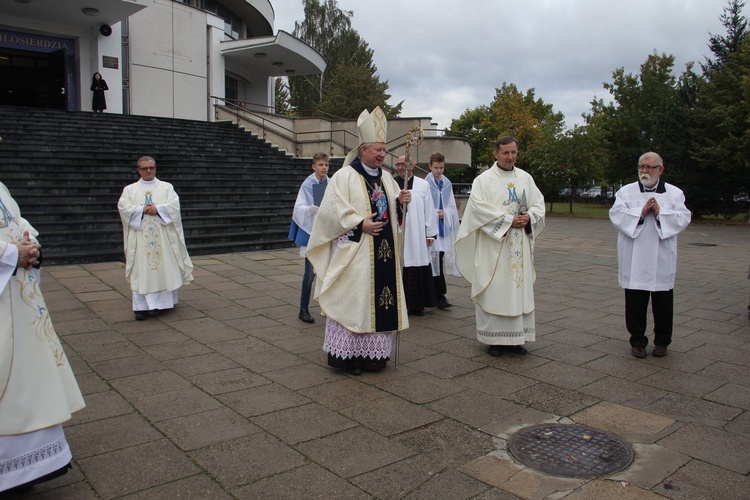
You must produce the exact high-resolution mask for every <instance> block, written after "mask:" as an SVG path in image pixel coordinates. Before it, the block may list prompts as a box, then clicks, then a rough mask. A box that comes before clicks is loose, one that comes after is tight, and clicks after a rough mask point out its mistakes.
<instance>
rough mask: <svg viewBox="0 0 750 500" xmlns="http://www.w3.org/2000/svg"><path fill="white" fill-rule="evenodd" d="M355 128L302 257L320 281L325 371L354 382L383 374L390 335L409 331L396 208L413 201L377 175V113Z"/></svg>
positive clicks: (380, 143) (380, 140) (380, 142)
mask: <svg viewBox="0 0 750 500" xmlns="http://www.w3.org/2000/svg"><path fill="white" fill-rule="evenodd" d="M357 127H358V129H359V138H360V145H359V146H358V147H357V149H355V150H353V151H351V152H350V153H349V155H347V157H346V158H345V159H344V164H343V167H342V168H341V169H340V170H339V171H338V172H336V173H335V174H334V175H333V176H332V177H331V180H330V182H329V183H328V188H327V189H326V194H325V196H324V197H323V202H322V203H321V205H320V210H319V211H318V216H317V218H316V219H315V224H314V225H313V230H312V234H311V235H310V241H309V243H308V246H307V254H306V255H307V258H308V259H309V260H310V262H311V263H312V265H313V267H314V268H315V273H316V274H317V277H318V279H317V284H316V286H315V300H317V301H318V303H319V304H320V309H321V311H322V312H323V314H324V315H325V316H326V317H327V318H326V330H325V339H324V341H323V350H324V351H325V352H326V353H328V364H329V365H330V366H332V367H334V368H339V369H343V370H345V371H347V372H348V373H350V374H353V375H359V374H360V373H362V370H363V369H365V370H380V369H383V368H385V366H386V361H387V360H388V359H389V358H390V355H391V346H392V333H393V332H395V331H400V330H404V329H406V328H408V327H409V320H408V318H407V315H406V302H405V300H404V290H403V285H402V281H401V269H400V259H401V255H400V254H401V248H400V246H399V244H398V231H399V222H398V217H399V208H398V204H399V203H402V204H403V203H409V201H410V200H411V194H410V193H409V192H408V191H401V192H400V191H399V186H398V185H397V184H396V182H395V181H394V180H393V177H392V176H391V174H389V173H388V172H386V171H385V170H383V169H382V168H381V166H382V164H383V161H384V160H385V155H386V147H385V142H386V131H387V125H386V119H385V114H384V113H383V111H382V110H381V109H380V108H375V109H374V110H373V111H372V113H369V112H368V111H367V110H365V111H363V112H362V114H361V115H360V116H359V119H358V120H357ZM397 200H398V201H397Z"/></svg>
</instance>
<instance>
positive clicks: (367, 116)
mask: <svg viewBox="0 0 750 500" xmlns="http://www.w3.org/2000/svg"><path fill="white" fill-rule="evenodd" d="M357 131H358V132H359V144H358V145H357V147H356V148H354V149H352V150H351V151H349V154H348V155H346V158H344V165H349V164H351V162H353V161H354V159H355V158H356V157H357V156H359V146H361V145H362V144H367V143H370V142H382V143H385V142H386V137H387V134H388V121H387V120H386V119H385V113H383V110H382V109H380V106H378V107H376V108H375V109H373V110H372V113H370V112H369V111H367V110H364V111H362V113H361V114H360V115H359V118H357Z"/></svg>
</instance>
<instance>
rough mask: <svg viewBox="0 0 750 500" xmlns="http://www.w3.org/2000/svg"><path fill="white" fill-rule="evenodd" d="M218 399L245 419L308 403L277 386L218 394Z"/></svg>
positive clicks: (271, 385) (305, 399)
mask: <svg viewBox="0 0 750 500" xmlns="http://www.w3.org/2000/svg"><path fill="white" fill-rule="evenodd" d="M218 399H219V400H220V401H222V402H223V403H224V404H226V405H227V406H229V407H231V408H233V409H234V410H235V411H237V412H239V413H240V414H242V415H244V416H246V417H254V416H257V415H263V414H264V413H271V412H275V411H279V410H284V409H286V408H292V407H294V406H299V405H301V404H304V403H308V402H309V401H310V400H309V399H307V398H306V397H304V396H302V395H299V394H296V393H295V392H294V391H290V390H289V389H287V388H286V387H283V386H280V385H278V384H268V385H263V386H260V387H253V388H252V389H246V390H244V391H237V392H230V393H227V394H220V395H219V396H218Z"/></svg>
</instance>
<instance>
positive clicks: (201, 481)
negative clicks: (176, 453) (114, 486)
mask: <svg viewBox="0 0 750 500" xmlns="http://www.w3.org/2000/svg"><path fill="white" fill-rule="evenodd" d="M123 498H127V499H128V500H163V499H165V498H210V499H217V500H221V499H231V498H233V497H232V496H231V495H230V494H229V493H227V492H226V491H224V490H223V489H222V488H221V486H219V484H218V483H217V482H216V481H214V480H212V479H211V478H209V477H208V475H206V474H198V475H195V476H190V477H188V478H185V479H179V480H177V481H174V482H171V483H168V484H163V485H160V486H155V487H153V488H150V489H148V490H144V491H140V492H138V493H134V494H132V495H127V496H125V497H123Z"/></svg>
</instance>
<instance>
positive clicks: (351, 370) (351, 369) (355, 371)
mask: <svg viewBox="0 0 750 500" xmlns="http://www.w3.org/2000/svg"><path fill="white" fill-rule="evenodd" d="M344 371H345V372H346V373H348V374H349V375H362V368H360V367H358V366H351V365H347V366H346V368H344Z"/></svg>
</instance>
